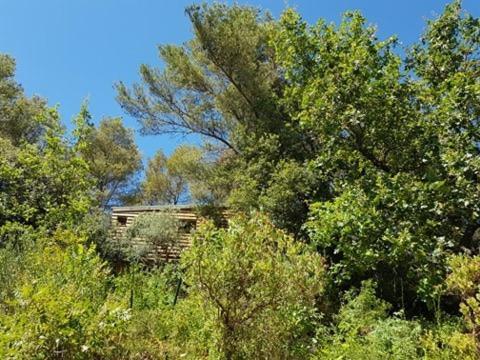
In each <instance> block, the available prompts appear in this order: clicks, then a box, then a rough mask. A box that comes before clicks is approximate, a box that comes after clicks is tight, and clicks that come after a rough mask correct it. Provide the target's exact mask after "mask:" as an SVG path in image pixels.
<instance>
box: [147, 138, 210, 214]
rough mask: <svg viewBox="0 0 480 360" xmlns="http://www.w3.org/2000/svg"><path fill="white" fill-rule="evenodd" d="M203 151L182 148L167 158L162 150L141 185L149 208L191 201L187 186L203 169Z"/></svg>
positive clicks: (151, 163)
mask: <svg viewBox="0 0 480 360" xmlns="http://www.w3.org/2000/svg"><path fill="white" fill-rule="evenodd" d="M201 158H202V153H201V151H200V150H199V149H198V148H196V147H193V146H186V145H183V146H180V147H178V148H177V149H175V151H174V152H173V153H172V155H171V156H170V157H169V158H167V157H166V156H165V155H164V154H163V152H162V151H161V150H159V151H158V152H157V153H156V154H155V156H154V157H153V158H152V159H150V161H149V162H148V167H147V170H146V176H145V181H144V182H143V184H142V188H143V198H144V201H145V202H147V203H149V204H172V205H176V204H178V203H179V202H185V201H186V200H187V199H188V185H189V180H191V179H192V178H193V177H194V176H197V175H195V173H196V172H199V171H200V169H201Z"/></svg>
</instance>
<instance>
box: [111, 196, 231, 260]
mask: <svg viewBox="0 0 480 360" xmlns="http://www.w3.org/2000/svg"><path fill="white" fill-rule="evenodd" d="M207 210H208V211H207ZM162 212H168V213H169V214H171V215H172V216H174V217H175V218H177V220H179V222H180V227H179V234H178V241H177V242H176V244H174V245H169V246H161V247H156V248H153V249H151V250H150V251H149V252H148V253H147V254H146V256H145V258H146V259H147V260H151V261H158V260H164V261H177V260H178V259H179V257H180V254H181V252H182V251H183V250H184V249H185V248H188V247H189V246H190V245H191V243H192V232H193V231H194V230H195V229H196V228H197V226H198V225H199V224H200V223H201V222H202V221H205V220H206V219H207V218H211V217H213V218H214V219H215V221H216V223H217V224H218V225H220V226H223V227H226V226H227V222H228V218H229V212H228V210H227V209H226V208H223V207H216V208H208V209H206V208H202V207H198V206H195V205H153V206H121V207H113V208H112V238H113V240H114V241H118V242H124V241H125V238H126V233H127V229H128V228H129V227H130V226H132V225H133V223H134V222H135V218H136V217H138V216H139V215H142V214H151V213H162ZM131 241H132V242H133V244H128V245H130V246H137V247H138V248H141V247H142V246H145V245H146V242H145V240H144V239H141V238H135V239H133V240H131Z"/></svg>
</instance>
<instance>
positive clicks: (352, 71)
mask: <svg viewBox="0 0 480 360" xmlns="http://www.w3.org/2000/svg"><path fill="white" fill-rule="evenodd" d="M479 29H480V25H479V22H478V20H477V19H474V18H472V17H470V16H468V15H463V14H462V12H461V7H460V3H459V2H453V3H452V4H450V5H449V6H447V7H446V9H445V12H444V13H443V14H442V15H441V16H440V17H439V18H438V19H436V20H434V21H431V22H429V24H428V28H427V30H426V32H425V35H424V37H423V40H422V43H421V44H419V45H417V46H415V47H414V48H413V50H412V51H411V52H410V55H409V57H408V58H407V59H402V58H401V57H400V55H398V53H397V51H396V50H395V46H396V39H395V38H390V39H387V40H385V41H380V40H378V39H377V38H376V36H375V30H374V28H372V27H368V26H366V25H365V19H364V18H363V17H362V16H361V15H360V14H358V13H347V14H346V15H345V17H344V20H343V21H342V23H341V24H340V25H339V26H338V27H337V26H335V25H327V24H326V23H324V22H319V23H318V24H317V25H314V26H309V25H307V24H306V23H305V22H304V21H303V20H302V19H301V18H300V16H299V15H298V14H297V13H295V12H294V11H291V10H288V11H286V12H285V14H284V15H283V16H282V19H281V21H280V26H279V28H278V31H277V33H276V35H275V38H274V40H273V43H274V44H275V48H276V55H277V61H278V63H279V64H280V65H281V66H283V68H284V69H285V80H286V83H287V86H286V88H285V93H284V94H285V96H284V98H283V99H282V102H283V104H284V106H285V107H286V108H287V109H288V110H289V112H290V114H291V116H292V118H295V119H297V121H298V122H299V123H300V124H301V126H302V127H303V128H305V129H306V131H309V132H311V133H314V134H315V136H316V144H318V146H319V150H318V152H317V154H316V156H315V159H314V160H312V161H311V162H310V166H311V167H312V168H313V169H315V170H314V171H315V173H316V174H317V176H319V177H320V179H323V181H324V182H327V183H328V184H329V188H330V189H331V196H332V199H331V200H330V201H326V202H317V203H315V204H314V205H313V206H312V207H311V220H310V221H309V222H308V224H307V230H308V231H309V234H310V238H311V239H312V241H313V242H315V243H316V244H317V246H318V248H319V250H320V251H321V252H322V253H324V254H325V255H326V256H327V258H328V261H329V264H330V268H331V273H330V274H331V279H332V281H333V282H334V283H335V284H336V285H335V286H337V289H338V286H339V287H340V288H345V287H349V286H351V285H352V284H358V283H359V282H360V281H361V280H362V279H365V278H370V277H373V278H375V279H376V280H377V281H378V284H379V288H380V289H381V295H382V297H383V298H384V299H387V300H388V301H389V302H391V303H393V304H394V305H395V306H396V307H397V308H402V307H406V309H407V311H412V312H418V311H420V310H421V309H422V308H423V305H422V304H425V303H427V304H428V305H430V306H431V307H433V303H434V302H435V301H436V300H435V299H437V298H438V296H439V293H438V287H437V285H439V284H441V283H442V281H443V279H444V278H445V275H446V270H447V265H446V262H447V258H448V255H449V254H451V253H455V252H459V251H462V250H463V249H465V248H467V249H472V250H474V249H475V248H476V245H475V241H474V234H475V231H476V229H477V228H478V226H479V221H478V217H479V214H480V212H479V211H480V209H479V207H478V204H479V201H478V200H479V199H478V194H479V193H478V179H477V175H478V173H479V170H480V169H479V167H478V166H479V164H480V162H479V160H480V157H479V148H478V144H479V142H478V137H477V136H478V135H477V134H478V124H477V117H478V110H479V108H478V102H476V101H474V100H473V99H474V98H475V97H476V96H477V95H478V76H476V75H475V74H476V73H477V69H478V66H479V64H480V59H479V58H478V51H477V50H478V46H479V44H480V42H479V40H480V39H479V37H478V33H479ZM460 54H461V55H460ZM446 64H448V66H447V65H446ZM437 72H438V74H437Z"/></svg>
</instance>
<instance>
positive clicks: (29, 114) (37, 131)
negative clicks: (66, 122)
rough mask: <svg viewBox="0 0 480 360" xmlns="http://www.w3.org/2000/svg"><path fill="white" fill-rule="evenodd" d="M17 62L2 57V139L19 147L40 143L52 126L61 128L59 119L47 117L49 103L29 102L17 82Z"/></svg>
mask: <svg viewBox="0 0 480 360" xmlns="http://www.w3.org/2000/svg"><path fill="white" fill-rule="evenodd" d="M14 75H15V61H14V59H12V58H11V57H10V56H8V55H4V54H0V136H1V137H2V138H6V139H8V140H10V142H12V144H13V145H15V146H16V145H19V144H20V143H21V142H23V141H26V142H29V143H34V142H36V141H39V140H40V139H41V138H42V136H43V135H44V133H45V131H46V130H47V129H48V128H49V127H50V126H59V124H58V122H57V121H56V118H55V116H53V117H50V116H46V115H47V114H48V109H47V106H46V102H45V101H44V100H43V99H41V98H39V97H33V98H30V99H29V98H27V97H26V96H25V94H24V92H23V89H22V87H21V86H20V85H19V84H18V83H17V82H16V81H15V79H14Z"/></svg>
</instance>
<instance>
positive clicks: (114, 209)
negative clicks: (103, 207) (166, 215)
mask: <svg viewBox="0 0 480 360" xmlns="http://www.w3.org/2000/svg"><path fill="white" fill-rule="evenodd" d="M195 207H196V205H192V204H186V205H136V206H113V207H112V212H114V213H116V212H130V211H133V212H137V211H164V210H173V211H175V210H177V211H178V210H187V211H188V210H193V209H194V208H195Z"/></svg>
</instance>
